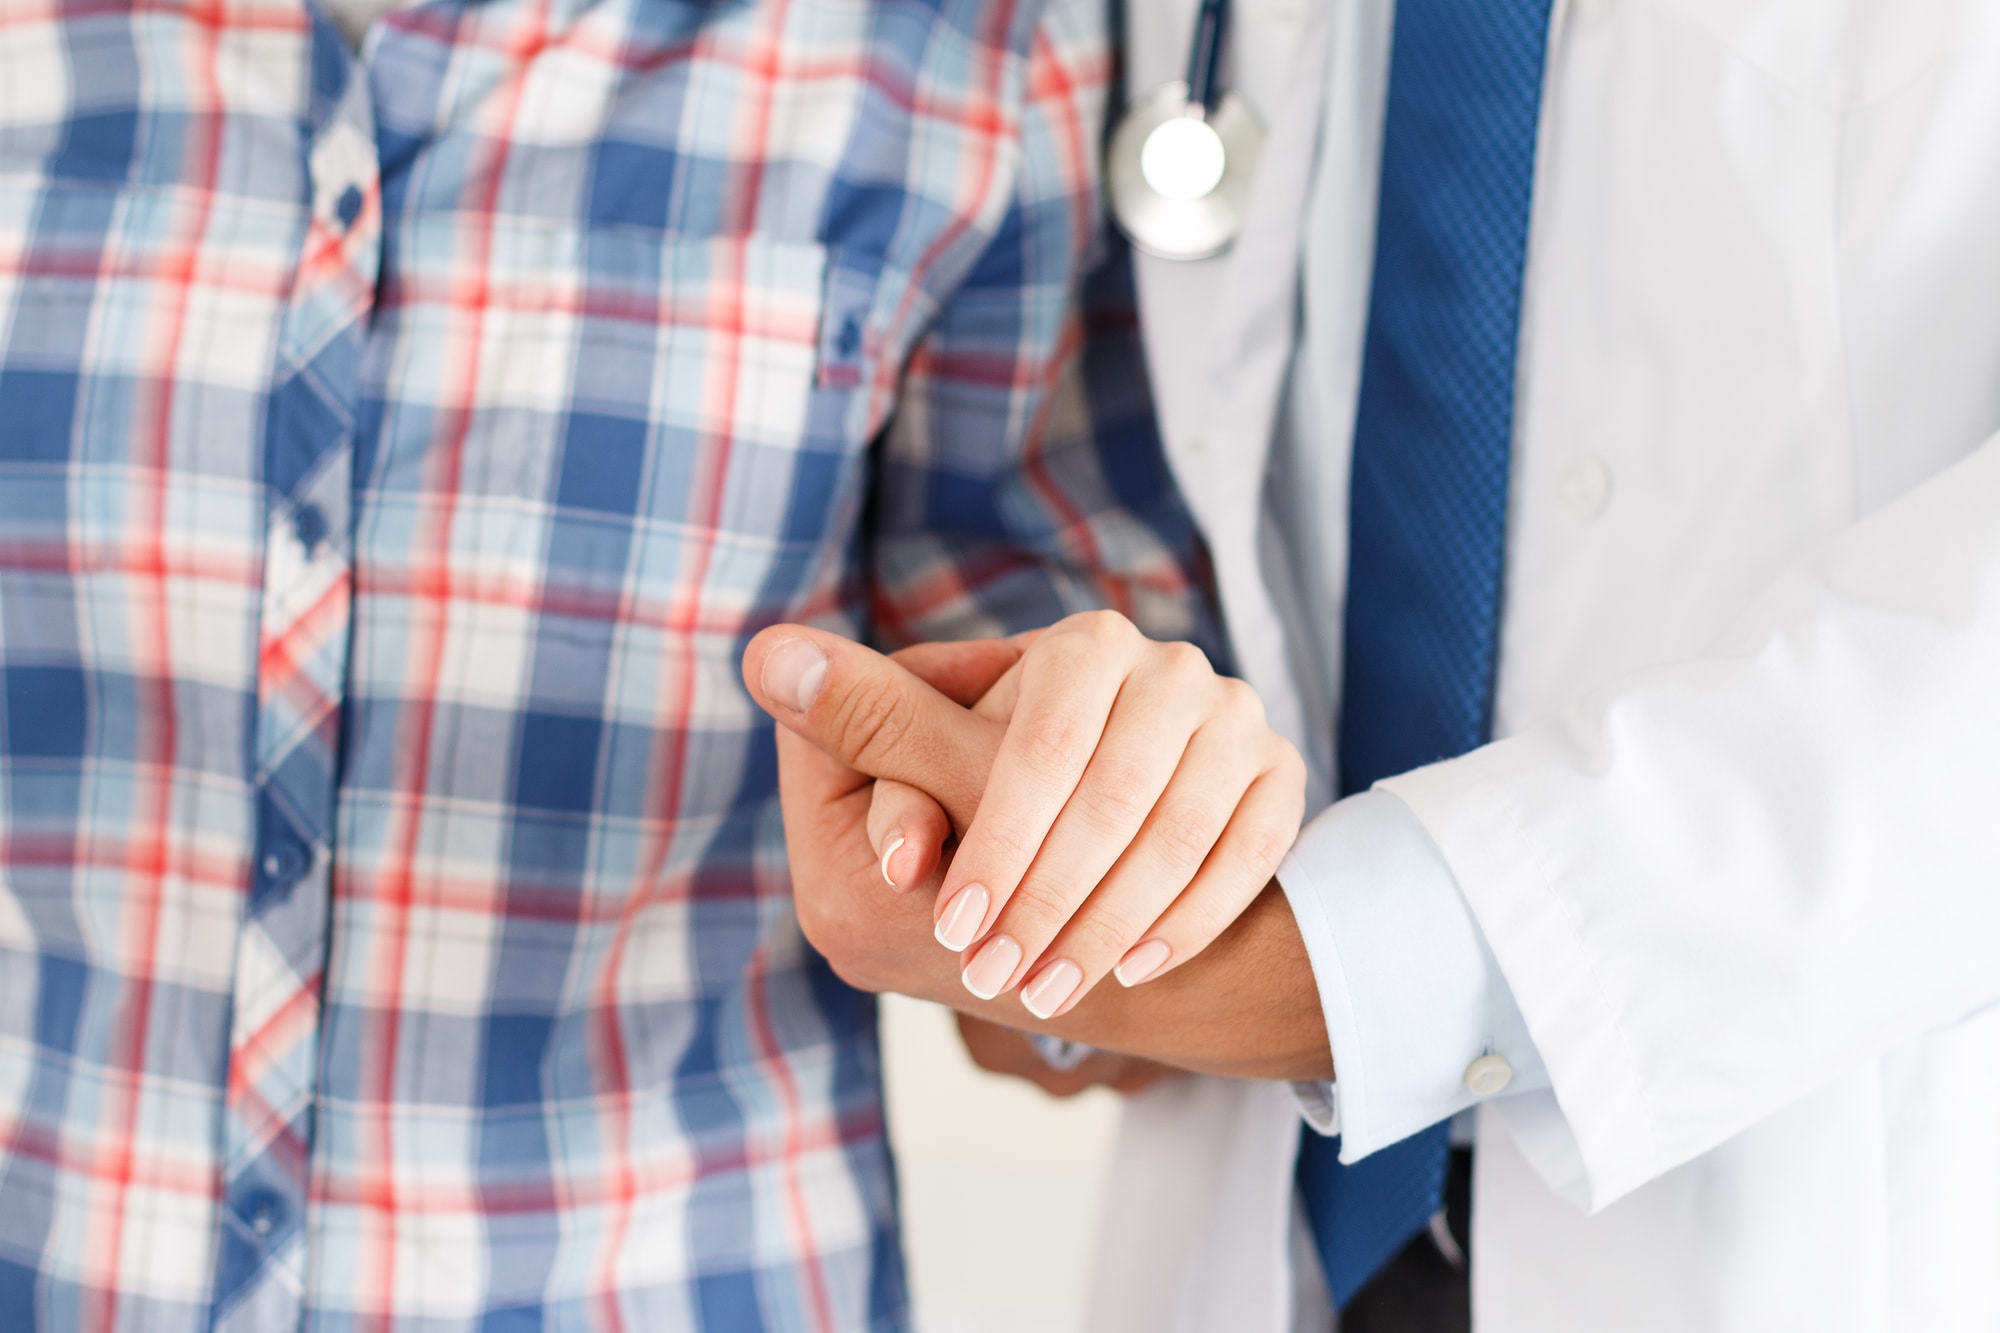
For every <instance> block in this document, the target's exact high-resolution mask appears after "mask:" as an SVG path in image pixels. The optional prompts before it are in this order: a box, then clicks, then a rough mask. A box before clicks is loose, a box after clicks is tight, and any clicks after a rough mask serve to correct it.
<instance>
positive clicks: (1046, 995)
mask: <svg viewBox="0 0 2000 1333" xmlns="http://www.w3.org/2000/svg"><path fill="white" fill-rule="evenodd" d="M1082 980H1083V969H1082V968H1080V967H1078V966H1077V965H1076V964H1075V963H1072V962H1071V961H1070V960H1069V959H1067V958H1062V959H1058V960H1057V961H1055V962H1053V963H1050V964H1049V965H1048V966H1047V967H1045V968H1043V969H1042V974H1041V975H1040V976H1038V977H1036V978H1035V979H1034V981H1032V982H1030V983H1029V984H1028V985H1026V986H1024V987H1022V988H1021V1003H1022V1004H1025V1005H1027V1006H1028V1012H1029V1013H1031V1014H1033V1015H1034V1016H1035V1017H1036V1018H1052V1017H1054V1016H1055V1012H1056V1010H1058V1009H1060V1008H1062V1007H1063V1006H1064V1005H1065V1004H1068V1003H1069V997H1070V996H1072V995H1074V994H1076V986H1077V983H1078V982H1080V981H1082Z"/></svg>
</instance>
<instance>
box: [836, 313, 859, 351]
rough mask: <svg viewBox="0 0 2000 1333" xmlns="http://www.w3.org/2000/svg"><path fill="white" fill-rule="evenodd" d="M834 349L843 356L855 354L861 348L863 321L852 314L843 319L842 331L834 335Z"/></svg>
mask: <svg viewBox="0 0 2000 1333" xmlns="http://www.w3.org/2000/svg"><path fill="white" fill-rule="evenodd" d="M833 350H834V351H835V353H837V354H838V355H840V356H842V357H850V356H853V355H854V354H855V353H856V352H859V351H860V350H861V321H860V320H858V319H855V318H854V317H853V316H852V315H850V316H848V317H847V318H846V319H844V320H842V321H841V324H840V332H839V333H837V334H835V335H834V339H833Z"/></svg>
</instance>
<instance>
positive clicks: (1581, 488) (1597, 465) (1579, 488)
mask: <svg viewBox="0 0 2000 1333" xmlns="http://www.w3.org/2000/svg"><path fill="white" fill-rule="evenodd" d="M1556 498H1557V499H1559V500H1561V501H1562V503H1563V508H1565V509H1567V510H1569V512H1570V513H1572V514H1575V515H1576V516H1577V517H1578V518H1581V519H1592V518H1596V517H1597V516H1598V515H1599V514H1601V513H1603V512H1604V506H1605V504H1606V503H1607V502H1609V500H1610V499H1611V469H1609V468H1607V467H1605V466H1604V464H1603V463H1602V462H1600V461H1599V460H1597V459H1595V458H1586V459H1584V460H1583V461H1582V462H1581V463H1578V464H1576V465H1575V466H1574V467H1572V468H1570V470H1569V471H1567V472H1565V473H1563V475H1562V480H1561V481H1559V482H1557V483H1556Z"/></svg>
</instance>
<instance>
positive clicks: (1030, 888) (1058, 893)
mask: <svg viewBox="0 0 2000 1333" xmlns="http://www.w3.org/2000/svg"><path fill="white" fill-rule="evenodd" d="M1074 906H1075V904H1074V903H1073V902H1071V901H1070V896H1069V894H1068V893H1067V892H1065V891H1064V890H1063V888H1062V886H1061V885H1058V884H1052V883H1050V882H1049V881H1048V880H1046V879H1043V878H1041V877H1040V876H1035V875H1030V876H1029V877H1028V878H1027V879H1024V880H1022V881H1021V883H1020V886H1019V887H1018V888H1016V889H1015V890H1014V896H1013V897H1011V898H1009V899H1008V900H1007V915H1008V917H1009V918H1010V919H1011V920H1010V923H1009V924H1010V925H1012V926H1013V928H1014V933H1015V934H1016V935H1021V934H1025V933H1028V932H1026V931H1025V930H1024V929H1023V926H1024V925H1027V926H1034V927H1037V928H1039V929H1046V927H1047V925H1048V924H1049V923H1055V924H1060V923H1061V922H1063V921H1065V920H1067V919H1068V918H1069V914H1070V909H1071V908H1072V907H1074ZM1039 929H1038V932H1037V933H1039ZM1024 943H1025V941H1024Z"/></svg>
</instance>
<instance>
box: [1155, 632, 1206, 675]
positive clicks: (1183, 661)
mask: <svg viewBox="0 0 2000 1333" xmlns="http://www.w3.org/2000/svg"><path fill="white" fill-rule="evenodd" d="M1158 652H1159V658H1160V664H1161V666H1162V667H1163V668H1164V669H1165V670H1166V672H1167V673H1168V674H1169V676H1171V677H1172V678H1173V679H1174V680H1176V681H1188V682H1190V683H1192V682H1196V681H1206V680H1208V679H1209V678H1210V677H1212V676H1214V675H1215V668H1214V667H1213V666H1211V665H1209V661H1208V654H1207V653H1205V652H1203V651H1202V650H1201V649H1200V648H1199V647H1197V646H1195V645H1194V644H1192V643H1189V642H1188V641H1187V640H1185V639H1176V640H1174V641H1173V642H1171V643H1163V644H1160V645H1158Z"/></svg>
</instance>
